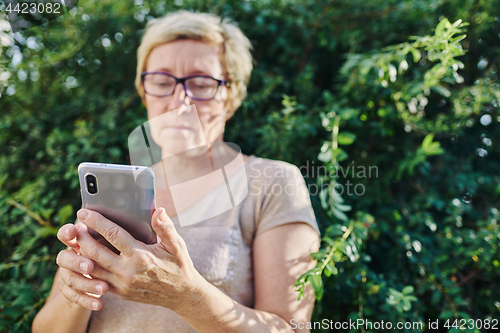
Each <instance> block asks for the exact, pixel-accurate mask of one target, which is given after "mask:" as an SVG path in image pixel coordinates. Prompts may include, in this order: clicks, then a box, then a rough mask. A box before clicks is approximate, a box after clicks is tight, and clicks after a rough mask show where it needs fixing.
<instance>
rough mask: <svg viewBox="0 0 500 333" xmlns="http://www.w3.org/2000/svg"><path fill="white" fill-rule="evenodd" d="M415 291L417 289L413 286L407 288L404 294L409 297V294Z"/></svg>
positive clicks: (404, 289)
mask: <svg viewBox="0 0 500 333" xmlns="http://www.w3.org/2000/svg"><path fill="white" fill-rule="evenodd" d="M414 290H415V288H413V286H406V287H404V288H403V290H402V292H403V294H404V295H409V294H411V293H413V291H414Z"/></svg>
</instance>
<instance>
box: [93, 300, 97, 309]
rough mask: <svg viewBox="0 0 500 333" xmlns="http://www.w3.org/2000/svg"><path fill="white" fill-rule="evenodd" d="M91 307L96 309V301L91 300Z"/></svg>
mask: <svg viewBox="0 0 500 333" xmlns="http://www.w3.org/2000/svg"><path fill="white" fill-rule="evenodd" d="M92 309H94V310H97V302H92Z"/></svg>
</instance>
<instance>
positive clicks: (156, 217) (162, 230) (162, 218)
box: [151, 207, 184, 255]
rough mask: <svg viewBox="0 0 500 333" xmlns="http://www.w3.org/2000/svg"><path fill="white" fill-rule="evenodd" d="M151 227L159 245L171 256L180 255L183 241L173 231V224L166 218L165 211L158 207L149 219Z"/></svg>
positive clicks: (175, 231)
mask: <svg viewBox="0 0 500 333" xmlns="http://www.w3.org/2000/svg"><path fill="white" fill-rule="evenodd" d="M151 226H152V227H153V229H154V231H155V232H156V234H157V235H158V238H159V239H160V244H162V246H163V248H164V249H165V250H167V251H168V252H169V253H170V254H172V255H177V254H179V253H181V251H182V249H183V246H184V240H183V239H182V237H181V236H180V235H179V234H178V233H177V230H175V226H174V223H173V222H172V220H171V219H170V218H169V217H168V215H167V213H166V212H165V209H164V208H163V207H160V208H158V209H156V210H155V212H154V213H153V216H152V218H151Z"/></svg>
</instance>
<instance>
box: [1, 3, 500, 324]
mask: <svg viewBox="0 0 500 333" xmlns="http://www.w3.org/2000/svg"><path fill="white" fill-rule="evenodd" d="M0 6H2V5H0ZM0 9H1V7H0ZM177 9H188V10H196V11H210V12H213V13H216V14H218V15H220V16H223V17H230V18H232V19H234V20H235V21H237V22H238V23H239V25H240V27H241V29H242V30H243V32H244V33H245V34H246V35H247V36H248V37H249V38H250V40H251V41H252V42H253V45H254V50H253V55H254V58H255V61H256V63H255V69H254V71H253V73H252V78H251V82H250V85H249V96H248V97H247V99H246V100H245V101H244V102H243V104H242V106H241V107H240V109H239V110H238V111H237V112H236V114H235V116H234V117H233V118H232V119H231V120H230V122H229V123H228V125H227V130H226V137H225V140H226V141H229V142H235V143H237V144H238V145H240V147H241V148H242V150H243V152H244V153H246V154H256V155H258V156H262V157H267V158H274V159H281V160H286V161H288V162H291V163H294V164H296V165H297V166H299V167H300V166H306V165H307V166H308V169H307V170H309V171H311V170H315V171H322V172H323V173H322V174H320V175H319V176H318V172H315V174H314V175H313V174H312V173H309V174H305V179H306V181H307V183H308V186H309V187H310V189H311V192H313V191H312V190H313V189H315V188H316V187H315V186H321V188H322V189H323V190H322V191H321V192H320V193H318V194H317V195H315V193H313V195H312V196H311V199H312V201H313V206H314V208H315V213H316V217H317V219H318V222H319V224H320V227H321V230H322V234H323V236H324V238H323V241H324V242H323V246H322V248H321V250H320V251H319V252H318V253H316V254H313V256H314V257H315V258H317V259H318V260H319V261H318V267H317V268H316V269H315V270H313V271H311V272H308V273H307V274H306V275H304V276H303V277H302V279H299V280H298V282H297V287H298V290H299V291H300V289H301V288H302V287H303V286H304V283H311V284H312V285H313V287H314V288H315V291H316V296H317V299H318V301H317V303H316V307H315V312H314V316H313V321H321V320H322V319H325V318H326V319H328V320H333V321H335V322H345V321H347V320H348V319H353V320H355V319H358V318H362V319H367V320H370V321H372V322H380V321H382V320H384V321H385V322H392V323H393V324H394V325H395V323H396V322H398V321H420V322H423V323H424V324H427V323H428V320H433V321H435V320H436V319H439V320H440V321H441V330H442V331H451V332H452V331H458V330H457V329H455V328H453V327H450V328H449V330H448V329H447V328H443V324H444V323H445V321H446V320H447V319H450V322H451V323H452V322H453V320H455V319H469V318H471V319H487V318H490V319H491V318H497V319H498V318H499V317H500V316H499V312H500V310H499V309H500V303H499V302H500V288H498V287H499V282H498V281H499V280H498V276H499V271H500V255H499V248H498V244H499V237H500V229H499V222H498V221H499V218H500V213H499V211H498V209H500V175H499V172H498V170H499V169H500V165H499V164H500V163H499V148H498V147H499V146H500V131H499V129H500V125H499V123H500V109H499V104H500V86H499V83H498V70H499V63H500V57H499V54H500V35H498V31H500V7H499V6H497V5H496V4H495V3H494V2H492V1H486V0H472V1H465V0H463V1H462V0H435V1H431V0H420V1H409V0H403V1H395V0H390V1H381V0H374V1H370V2H366V1H362V0H351V1H347V0H338V1H331V2H329V3H326V4H325V3H324V2H321V1H307V0H299V1H294V2H292V1H285V0H269V1H264V0H256V1H234V0H229V1H224V0H222V1H212V0H210V1H186V0H184V1H175V3H174V2H172V1H157V0H154V1H147V2H146V1H143V0H136V1H135V3H132V2H130V1H119V0H115V1H91V0H88V1H81V2H80V3H79V5H78V6H77V7H76V8H74V9H73V10H71V11H70V13H69V14H66V15H63V16H61V17H60V18H58V19H56V20H55V21H52V22H50V23H48V24H45V25H43V26H40V27H36V28H32V29H30V30H26V31H24V32H21V33H16V34H14V35H13V37H14V40H13V43H12V45H3V46H2V48H1V51H0V56H1V57H2V58H1V61H0V94H1V95H0V108H1V111H0V127H1V130H0V147H2V153H1V154H0V216H1V218H0V234H1V235H2V236H3V237H1V239H0V249H1V251H0V259H1V262H2V264H0V279H1V280H0V295H1V296H0V331H15V332H19V331H23V332H24V331H25V332H28V331H30V326H31V321H32V320H33V318H34V316H35V314H36V312H37V311H38V310H39V309H40V308H41V307H42V306H43V303H44V301H45V300H46V297H47V296H48V294H49V292H50V288H51V285H52V281H53V276H54V274H55V271H56V268H57V266H56V264H55V257H56V255H57V253H58V252H59V251H60V250H62V249H63V248H64V246H63V244H62V243H60V242H59V241H58V240H57V238H56V232H57V229H58V228H59V227H60V226H61V225H63V224H64V223H66V222H67V221H72V220H74V218H75V217H76V216H75V212H76V210H77V209H78V208H79V207H80V204H81V203H80V196H79V184H78V178H77V166H78V164H79V163H80V162H82V161H99V162H106V163H121V164H123V163H127V162H128V161H129V158H128V156H127V151H128V150H127V146H126V142H127V136H128V133H130V131H131V130H132V129H134V128H135V127H136V126H137V125H139V124H140V123H142V122H143V121H145V120H146V119H147V115H146V110H145V109H144V107H143V106H142V105H141V101H140V98H139V96H138V95H137V93H136V92H135V90H134V86H133V81H134V77H135V65H136V56H135V52H136V49H137V47H138V45H139V42H140V37H141V33H142V32H143V29H144V26H145V23H146V21H147V20H148V19H149V18H151V17H157V16H161V15H162V14H164V13H166V12H170V11H173V10H177ZM1 12H3V9H2V11H1ZM459 20H462V21H463V22H467V23H468V25H465V24H464V23H460V22H461V21H459ZM0 33H2V32H1V31H0ZM465 35H467V37H466V38H465V39H463V38H464V37H465ZM412 36H421V37H412ZM422 36H423V37H422ZM3 40H4V39H3V38H0V41H3ZM108 40H109V42H108ZM103 41H105V42H104V43H103ZM0 43H1V42H0ZM108 44H109V45H108ZM104 45H107V46H104ZM1 66H3V67H1ZM6 72H10V74H11V75H10V77H8V74H5V73H6ZM2 73H4V74H2ZM320 166H324V168H321V167H320ZM370 167H371V168H370ZM348 168H349V169H348ZM362 169H364V170H365V171H366V172H365V174H363V173H362V172H361V170H362ZM303 170H304V169H303ZM325 170H326V172H324V171H325ZM353 170H355V171H356V172H355V173H354V174H353V173H352V171H353ZM369 171H371V173H369ZM349 184H351V186H349ZM356 185H357V187H355V186H356ZM341 189H343V190H344V191H343V192H341ZM349 189H350V192H348V190H349ZM361 189H362V190H363V193H362V194H360V193H361ZM355 190H357V192H356V193H357V194H358V195H356V193H355V192H354V191H355ZM297 296H299V293H298V294H297ZM499 325H500V324H499ZM315 331H327V330H322V329H318V330H315ZM360 331H361V332H364V331H365V330H364V329H360ZM368 331H370V330H367V332H368ZM401 331H403V330H401ZM406 331H407V332H414V331H415V332H416V331H418V330H413V329H408V330H406ZM468 331H469V332H479V330H468Z"/></svg>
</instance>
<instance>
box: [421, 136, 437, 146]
mask: <svg viewBox="0 0 500 333" xmlns="http://www.w3.org/2000/svg"><path fill="white" fill-rule="evenodd" d="M433 138H434V133H429V134H427V135H426V136H425V138H424V141H422V148H424V149H426V148H427V147H429V146H430V145H431V142H432V139H433Z"/></svg>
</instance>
